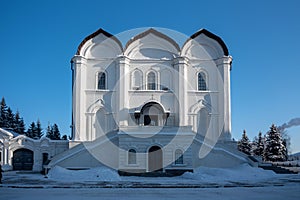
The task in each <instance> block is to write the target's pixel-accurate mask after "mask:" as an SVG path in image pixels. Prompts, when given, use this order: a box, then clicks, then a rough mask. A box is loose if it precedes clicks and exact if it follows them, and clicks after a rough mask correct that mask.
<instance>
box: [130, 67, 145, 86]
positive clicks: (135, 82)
mask: <svg viewBox="0 0 300 200" xmlns="http://www.w3.org/2000/svg"><path fill="white" fill-rule="evenodd" d="M142 83H143V75H142V73H141V72H140V71H138V70H136V71H134V73H133V76H132V89H134V90H141V89H142V85H143V84H142Z"/></svg>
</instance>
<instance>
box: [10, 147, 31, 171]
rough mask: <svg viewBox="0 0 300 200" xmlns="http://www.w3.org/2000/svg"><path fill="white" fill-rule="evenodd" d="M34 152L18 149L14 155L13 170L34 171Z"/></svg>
mask: <svg viewBox="0 0 300 200" xmlns="http://www.w3.org/2000/svg"><path fill="white" fill-rule="evenodd" d="M32 166H33V151H31V150H29V149H18V150H16V151H14V154H13V170H32Z"/></svg>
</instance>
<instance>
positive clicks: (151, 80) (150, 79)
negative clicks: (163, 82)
mask: <svg viewBox="0 0 300 200" xmlns="http://www.w3.org/2000/svg"><path fill="white" fill-rule="evenodd" d="M155 79H156V77H155V74H154V72H150V73H149V74H148V76H147V89H148V90H156V80H155Z"/></svg>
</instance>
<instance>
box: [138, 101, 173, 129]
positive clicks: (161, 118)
mask: <svg viewBox="0 0 300 200" xmlns="http://www.w3.org/2000/svg"><path fill="white" fill-rule="evenodd" d="M141 114H142V116H141V117H142V124H144V126H164V124H165V122H166V118H168V115H167V113H164V109H163V108H162V106H161V105H160V104H158V103H156V102H149V103H147V104H145V105H144V106H143V107H142V109H141Z"/></svg>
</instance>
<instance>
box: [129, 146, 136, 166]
mask: <svg viewBox="0 0 300 200" xmlns="http://www.w3.org/2000/svg"><path fill="white" fill-rule="evenodd" d="M128 164H136V150H134V149H129V151H128Z"/></svg>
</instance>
